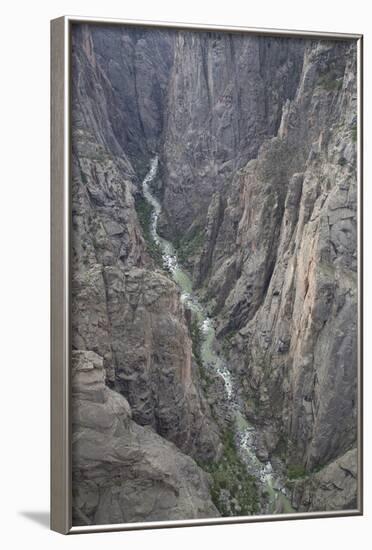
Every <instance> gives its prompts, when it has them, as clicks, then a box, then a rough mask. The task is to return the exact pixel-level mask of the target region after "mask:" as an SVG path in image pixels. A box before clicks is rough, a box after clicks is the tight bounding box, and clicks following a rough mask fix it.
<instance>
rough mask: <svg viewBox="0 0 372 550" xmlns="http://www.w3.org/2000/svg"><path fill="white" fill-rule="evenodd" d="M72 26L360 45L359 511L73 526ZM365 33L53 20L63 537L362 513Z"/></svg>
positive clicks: (58, 506) (55, 322) (57, 452)
mask: <svg viewBox="0 0 372 550" xmlns="http://www.w3.org/2000/svg"><path fill="white" fill-rule="evenodd" d="M74 23H94V24H108V25H126V26H141V27H152V28H164V29H178V30H181V29H182V30H194V31H225V32H230V33H246V34H250V35H260V36H262V35H266V36H287V37H294V36H298V37H302V38H314V39H316V38H319V39H326V38H329V39H332V40H356V41H357V48H358V63H357V67H358V98H357V99H358V126H357V132H358V133H357V143H358V167H357V170H358V251H357V252H358V507H357V508H356V509H355V510H342V511H334V512H303V513H293V514H278V515H265V516H242V517H232V518H215V519H200V520H197V519H193V520H179V521H178V520H177V521H161V522H160V521H157V522H141V523H120V524H108V525H93V526H82V527H73V526H72V519H71V511H72V498H71V494H72V482H71V413H70V387H71V386H70V382H71V381H70V356H71V349H70V347H71V346H70V342H71V338H70V331H71V328H70V327H71V324H70V269H71V267H70V239H71V190H70V182H71V162H70V149H71V139H70V136H71V119H70V109H71V105H70V88H71V86H70V79H71V75H70V54H71V40H70V34H71V26H72V24H74ZM362 71H363V35H362V34H346V33H331V32H312V31H299V30H278V29H261V28H249V27H237V26H234V27H232V26H222V25H198V24H185V23H170V22H161V21H141V20H133V19H132V20H130V19H129V20H128V19H109V18H95V17H74V16H64V17H59V18H58V19H54V20H52V21H51V520H50V526H51V529H52V530H54V531H57V532H59V533H63V534H73V533H89V532H99V531H120V530H136V529H154V528H165V527H168V528H169V527H183V526H199V525H221V524H224V525H226V524H233V523H246V522H247V523H248V522H262V521H283V520H293V519H310V518H330V517H340V516H357V515H362V514H363V445H362V443H363V381H362V375H363V372H362V365H363V304H362V299H363V254H362V250H363V202H362V198H363V196H362V191H363V164H362V163H363V74H362Z"/></svg>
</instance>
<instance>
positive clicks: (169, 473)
mask: <svg viewBox="0 0 372 550" xmlns="http://www.w3.org/2000/svg"><path fill="white" fill-rule="evenodd" d="M72 418H73V434H72V463H73V492H74V498H73V501H74V507H73V518H74V525H90V524H95V525H96V524H107V523H132V522H141V521H161V520H176V519H193V518H203V517H204V518H207V517H216V516H218V510H216V508H215V506H214V505H213V503H212V502H211V500H210V497H209V479H208V476H207V475H206V474H205V473H204V472H203V470H201V469H200V468H199V467H198V466H197V464H196V463H195V462H194V461H193V460H192V458H190V457H188V456H186V455H184V454H183V453H181V452H180V451H179V450H178V449H177V447H176V446H175V445H173V444H172V443H169V442H167V441H166V440H165V439H163V438H162V437H160V436H158V435H157V434H156V433H155V432H154V431H153V430H152V429H151V428H148V427H142V426H139V425H138V424H136V423H135V422H133V420H132V419H131V409H130V406H129V404H128V402H127V400H126V399H125V398H124V397H123V396H121V395H120V394H119V393H117V392H115V391H112V390H110V389H109V388H108V387H107V386H106V385H105V370H104V368H103V359H102V358H101V357H100V356H99V355H97V354H96V353H94V352H92V351H76V352H73V357H72Z"/></svg>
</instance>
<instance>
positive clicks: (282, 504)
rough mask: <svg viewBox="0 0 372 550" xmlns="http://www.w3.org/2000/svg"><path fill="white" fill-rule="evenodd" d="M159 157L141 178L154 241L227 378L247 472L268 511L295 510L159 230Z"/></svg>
mask: <svg viewBox="0 0 372 550" xmlns="http://www.w3.org/2000/svg"><path fill="white" fill-rule="evenodd" d="M157 170H158V157H157V156H156V157H154V158H153V159H152V160H151V164H150V169H149V171H148V173H147V175H146V177H145V178H144V180H143V182H142V191H143V195H144V198H145V199H146V201H147V202H148V203H149V204H150V205H151V207H152V215H151V222H150V224H151V226H150V232H151V236H152V238H153V240H154V242H155V243H156V244H157V245H158V246H159V248H160V250H161V253H162V260H163V264H164V267H165V268H166V269H167V271H169V272H170V274H171V276H172V278H173V280H174V281H175V283H176V284H177V285H178V286H179V288H180V291H181V300H182V301H183V303H184V304H185V306H186V307H187V308H188V309H190V310H191V311H192V312H193V315H194V316H195V318H196V319H197V322H198V324H199V328H200V330H201V333H202V335H203V338H202V343H201V359H202V363H203V368H205V369H206V370H207V371H208V373H210V372H211V371H214V372H215V373H216V374H217V376H221V377H222V379H223V381H224V387H225V393H226V396H225V399H226V400H227V401H228V403H229V407H230V408H231V410H232V411H233V415H234V420H235V443H236V445H237V449H238V452H239V455H240V458H241V460H242V461H243V462H244V464H245V465H246V468H247V472H248V473H249V474H251V475H253V476H254V477H255V478H256V480H257V482H258V483H259V484H260V485H261V486H263V489H265V491H266V492H267V493H268V495H269V506H268V510H267V513H274V512H278V511H280V512H284V513H288V512H293V509H292V507H291V505H290V503H289V500H288V499H287V497H286V496H285V489H284V486H283V480H282V479H281V478H280V476H278V475H275V473H274V471H273V467H272V464H271V462H270V461H267V462H266V463H262V462H261V461H260V460H258V458H257V456H256V452H255V444H254V441H255V428H254V426H252V425H251V424H249V423H248V421H247V420H246V418H245V417H244V415H243V413H242V411H241V406H240V404H239V402H238V401H237V400H236V399H235V393H236V392H234V380H233V377H232V375H231V373H230V371H229V369H228V367H227V365H226V362H225V360H224V358H223V357H222V356H221V355H220V354H219V353H218V351H216V350H218V347H219V346H218V345H217V340H216V334H215V329H214V326H213V321H212V319H211V318H210V317H208V315H207V313H206V311H205V308H204V306H203V305H202V304H201V303H200V301H199V300H198V298H197V296H196V295H195V294H194V293H193V285H192V280H191V278H190V276H189V275H188V273H187V272H186V271H185V270H184V269H183V268H182V267H181V266H180V264H179V262H178V259H177V253H176V250H175V248H174V246H173V245H172V243H171V242H169V241H167V240H166V239H164V238H163V237H161V236H160V235H159V234H158V230H157V228H158V219H159V215H160V213H161V210H162V207H161V204H160V202H159V200H158V199H157V198H156V196H155V195H154V194H153V192H152V190H151V183H152V182H153V181H154V179H155V178H156V176H157Z"/></svg>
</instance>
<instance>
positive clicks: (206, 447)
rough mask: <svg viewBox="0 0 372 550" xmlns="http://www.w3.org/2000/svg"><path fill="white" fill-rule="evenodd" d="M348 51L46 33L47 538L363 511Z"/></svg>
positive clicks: (113, 29)
mask: <svg viewBox="0 0 372 550" xmlns="http://www.w3.org/2000/svg"><path fill="white" fill-rule="evenodd" d="M361 151H362V36H361V35H356V34H333V33H317V32H308V31H306V32H305V31H279V30H265V29H248V28H238V27H233V28H231V27H216V26H201V25H185V24H169V23H159V22H151V23H150V22H143V21H125V20H123V21H121V20H108V19H94V18H85V17H84V18H83V17H62V18H59V19H56V20H54V21H52V411H51V412H52V450H51V453H52V454H51V463H52V490H51V495H52V504H51V508H52V516H51V517H52V520H51V526H52V529H54V530H56V531H59V532H62V533H77V532H89V531H100V530H113V529H143V528H147V527H151V528H154V527H173V526H181V525H200V524H212V523H233V522H246V521H263V520H266V521H267V520H277V519H296V518H311V517H321V516H328V517H329V516H346V515H357V514H361V513H362V416H361V414H362V370H361V369H362V356H361V355H362V352H361V349H362V347H361V345H362V342H361V339H362V305H361V299H362V295H361V294H362V266H361V262H362V259H361V247H362V229H361V228H362V202H361V201H362V157H361Z"/></svg>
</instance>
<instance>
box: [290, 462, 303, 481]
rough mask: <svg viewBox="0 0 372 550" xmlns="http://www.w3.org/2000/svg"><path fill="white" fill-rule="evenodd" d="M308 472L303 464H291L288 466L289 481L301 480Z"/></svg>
mask: <svg viewBox="0 0 372 550" xmlns="http://www.w3.org/2000/svg"><path fill="white" fill-rule="evenodd" d="M306 475H307V471H306V469H305V467H304V466H302V464H290V465H289V466H287V476H288V479H299V478H302V477H305V476H306Z"/></svg>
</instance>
